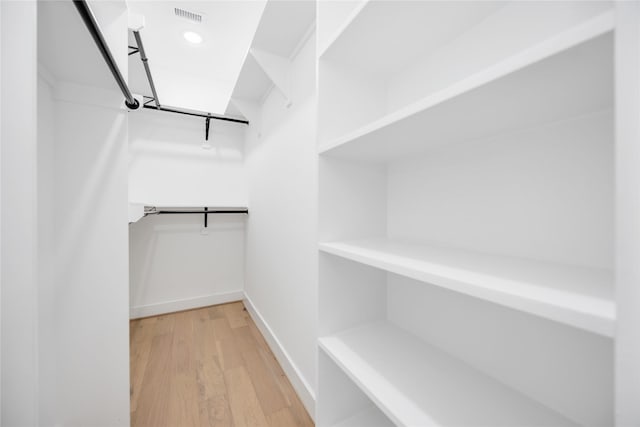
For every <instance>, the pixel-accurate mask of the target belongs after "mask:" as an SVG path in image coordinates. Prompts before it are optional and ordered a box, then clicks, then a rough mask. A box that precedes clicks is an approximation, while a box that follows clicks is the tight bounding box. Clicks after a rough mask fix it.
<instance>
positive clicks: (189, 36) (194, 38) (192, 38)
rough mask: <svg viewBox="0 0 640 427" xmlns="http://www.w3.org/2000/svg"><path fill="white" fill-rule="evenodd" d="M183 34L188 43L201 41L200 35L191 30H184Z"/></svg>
mask: <svg viewBox="0 0 640 427" xmlns="http://www.w3.org/2000/svg"><path fill="white" fill-rule="evenodd" d="M183 36H184V39H185V40H186V41H188V42H189V43H193V44H199V43H202V36H201V35H200V34H198V33H194V32H193V31H185V33H184V34H183Z"/></svg>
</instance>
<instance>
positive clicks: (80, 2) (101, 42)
mask: <svg viewBox="0 0 640 427" xmlns="http://www.w3.org/2000/svg"><path fill="white" fill-rule="evenodd" d="M73 4H74V5H75V6H76V9H77V10H78V13H79V14H80V17H81V18H82V20H83V21H84V24H85V25H86V27H87V30H89V33H90V34H91V37H93V41H94V42H95V43H96V46H98V50H100V53H101V54H102V57H103V58H104V61H105V62H106V63H107V66H108V67H109V70H111V74H112V75H113V78H114V79H115V80H116V83H117V84H118V86H119V87H120V90H121V91H122V94H123V95H124V98H125V105H126V106H127V107H128V108H130V109H132V110H135V109H137V108H138V107H140V103H139V102H138V101H137V100H136V99H135V98H134V97H133V94H132V93H131V91H130V90H129V86H127V82H126V81H125V80H124V77H122V73H121V72H120V69H119V68H118V64H116V61H115V59H113V55H112V54H111V50H110V49H109V46H108V45H107V42H106V41H105V39H104V36H103V35H102V31H100V27H99V26H98V22H97V21H96V18H95V16H94V15H93V12H92V11H91V8H90V7H89V5H88V4H87V2H86V0H73Z"/></svg>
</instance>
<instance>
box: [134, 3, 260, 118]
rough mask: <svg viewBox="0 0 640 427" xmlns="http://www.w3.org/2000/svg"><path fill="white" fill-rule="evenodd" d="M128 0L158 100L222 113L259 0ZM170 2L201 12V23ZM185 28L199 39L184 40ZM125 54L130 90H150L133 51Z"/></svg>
mask: <svg viewBox="0 0 640 427" xmlns="http://www.w3.org/2000/svg"><path fill="white" fill-rule="evenodd" d="M128 5H129V11H130V13H134V14H141V15H143V16H144V19H145V26H144V28H143V29H142V30H141V31H140V34H141V36H142V41H143V43H144V48H145V51H146V53H147V57H148V58H149V65H150V67H151V71H152V73H153V80H154V83H155V85H156V90H157V92H158V97H159V98H160V102H161V103H162V104H164V105H168V106H176V107H181V108H187V109H193V110H201V111H206V112H210V113H214V114H224V112H225V110H226V108H227V104H228V103H229V99H230V98H231V94H232V92H233V88H234V86H235V83H236V80H237V78H238V75H239V74H240V70H241V68H242V64H243V62H244V59H245V57H246V55H247V52H248V50H249V47H250V46H251V42H252V40H253V38H254V35H255V32H256V29H257V27H258V23H259V22H260V18H261V16H262V13H263V10H264V7H265V1H263V0H250V1H228V0H216V1H150V0H128ZM176 7H178V8H181V9H185V10H188V11H191V12H195V13H198V14H201V15H202V16H203V19H202V23H194V22H192V21H189V20H187V19H185V18H182V17H178V16H175V14H174V8H176ZM185 31H194V32H197V33H198V34H200V35H201V36H202V38H203V42H202V43H201V44H198V45H194V44H191V43H189V42H187V41H186V40H185V39H184V37H183V33H184V32H185ZM130 58H131V59H132V60H131V61H129V63H130V76H131V77H130V83H131V86H132V90H133V91H134V92H142V93H144V94H150V90H149V89H148V86H147V85H146V78H145V77H144V69H143V68H142V67H141V64H140V60H139V56H138V55H132V56H131V57H130Z"/></svg>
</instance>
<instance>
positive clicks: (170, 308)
mask: <svg viewBox="0 0 640 427" xmlns="http://www.w3.org/2000/svg"><path fill="white" fill-rule="evenodd" d="M243 298H244V292H242V291H233V292H225V293H220V294H213V295H203V296H200V297H195V298H187V299H181V300H175V301H167V302H160V303H156V304H148V305H139V306H136V307H131V308H130V309H129V318H131V319H139V318H141V317H148V316H157V315H159V314H166V313H173V312H176V311H182V310H190V309H192V308H200V307H207V306H210V305H215V304H224V303H227V302H233V301H241V300H242V299H243Z"/></svg>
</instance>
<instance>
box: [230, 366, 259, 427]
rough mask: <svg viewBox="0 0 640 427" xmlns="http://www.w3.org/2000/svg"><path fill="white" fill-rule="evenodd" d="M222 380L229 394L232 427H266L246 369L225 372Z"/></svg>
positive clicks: (240, 368) (239, 368)
mask: <svg viewBox="0 0 640 427" xmlns="http://www.w3.org/2000/svg"><path fill="white" fill-rule="evenodd" d="M224 379H225V383H226V385H227V391H228V392H229V407H230V408H231V414H232V416H233V423H234V426H235V427H268V426H269V424H268V423H267V419H266V417H265V415H264V413H263V412H262V408H261V407H260V403H259V402H258V396H256V392H255V389H254V388H253V384H252V383H251V379H250V378H249V374H248V373H247V371H246V369H245V368H244V367H242V366H240V367H238V368H233V369H229V370H226V371H225V373H224Z"/></svg>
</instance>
